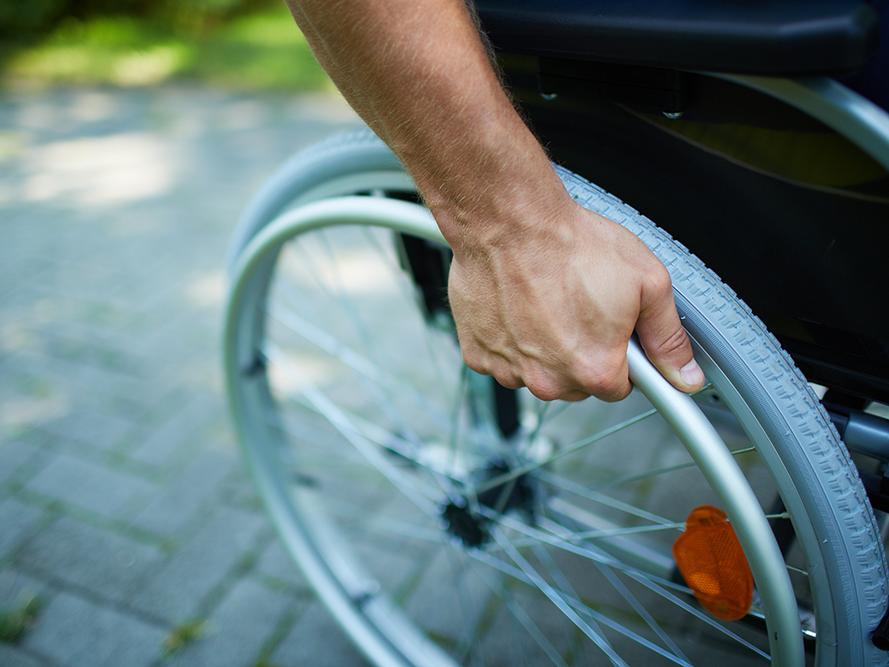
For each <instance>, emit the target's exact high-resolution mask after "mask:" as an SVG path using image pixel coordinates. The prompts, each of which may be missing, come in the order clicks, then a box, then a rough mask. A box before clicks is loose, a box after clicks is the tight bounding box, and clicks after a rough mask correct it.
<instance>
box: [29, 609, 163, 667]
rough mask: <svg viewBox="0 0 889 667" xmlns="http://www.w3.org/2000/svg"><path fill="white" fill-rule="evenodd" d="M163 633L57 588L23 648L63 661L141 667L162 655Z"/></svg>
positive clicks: (79, 663) (60, 662)
mask: <svg viewBox="0 0 889 667" xmlns="http://www.w3.org/2000/svg"><path fill="white" fill-rule="evenodd" d="M165 636H166V632H165V631H164V630H163V629H161V628H158V627H155V626H152V625H148V624H147V623H145V622H143V621H141V620H139V619H136V618H134V617H132V616H127V615H124V614H122V613H120V612H119V611H117V610H115V609H111V608H109V607H102V606H99V605H97V604H94V603H92V602H89V601H87V600H84V599H82V598H79V597H76V596H74V595H72V594H70V593H66V592H62V593H59V594H58V595H57V596H56V597H55V598H53V600H52V601H51V602H50V603H49V604H48V605H47V606H46V608H45V609H43V610H42V611H41V613H40V617H39V621H38V623H37V624H36V625H35V626H34V628H33V629H32V630H31V631H30V632H29V633H28V634H27V635H26V636H25V639H24V641H23V647H24V648H26V649H33V650H34V651H37V652H39V653H42V654H45V655H47V656H49V657H50V658H52V659H53V660H55V661H57V662H58V663H59V664H61V665H72V666H74V665H76V666H77V667H81V666H82V665H90V667H103V666H106V665H107V667H120V666H121V665H126V666H127V667H141V666H142V665H146V666H147V665H150V664H152V663H153V662H154V661H155V660H156V659H157V658H158V657H159V655H160V651H161V646H162V644H163V641H164V638H165Z"/></svg>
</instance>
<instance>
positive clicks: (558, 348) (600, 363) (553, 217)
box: [449, 195, 704, 401]
mask: <svg viewBox="0 0 889 667" xmlns="http://www.w3.org/2000/svg"><path fill="white" fill-rule="evenodd" d="M520 213H521V216H522V220H521V221H515V222H514V224H513V225H511V227H512V228H513V229H515V230H521V231H520V232H518V231H516V233H512V234H509V235H508V236H504V237H503V238H498V239H496V240H493V241H489V242H487V243H486V242H483V241H478V242H474V243H467V242H466V241H464V243H463V245H464V247H468V248H471V249H469V250H467V251H466V252H462V253H460V252H458V253H457V255H456V256H455V258H454V262H453V264H452V266H451V274H450V284H449V295H450V301H451V308H452V310H453V313H454V318H455V320H456V323H457V332H458V336H459V339H460V346H461V349H462V350H463V357H464V359H465V361H466V363H467V365H469V366H470V367H471V368H472V369H474V370H476V371H478V372H480V373H485V374H489V375H493V376H494V377H495V378H496V379H497V381H498V382H499V383H500V384H502V385H504V386H506V387H510V388H517V387H521V386H527V387H528V389H530V390H531V392H532V393H533V394H534V395H535V396H537V397H538V398H541V399H543V400H553V399H562V400H581V399H583V398H586V397H587V396H590V395H593V396H596V397H598V398H601V399H604V400H611V401H617V400H620V399H622V398H624V397H625V396H626V395H627V394H628V393H629V392H630V389H631V385H630V381H629V378H628V369H627V341H628V340H629V337H630V335H631V334H632V333H633V330H634V329H635V330H636V331H637V332H638V334H639V339H640V342H641V344H642V347H643V348H644V349H645V351H646V353H647V355H648V357H649V359H651V361H652V362H653V363H654V364H655V365H656V366H657V367H658V369H659V370H660V371H661V373H662V374H663V375H664V376H665V377H666V378H667V379H669V380H670V382H671V383H673V384H674V385H675V386H676V387H677V388H679V389H682V390H683V391H694V390H696V389H699V388H700V387H701V386H702V384H703V382H704V375H703V373H702V372H701V370H700V368H699V367H698V365H697V363H695V362H694V359H693V357H692V349H691V345H690V343H689V340H688V336H687V335H686V333H685V330H684V329H683V328H682V324H681V323H680V321H679V316H678V315H677V313H676V307H675V305H674V302H673V290H672V288H671V283H670V276H669V274H668V273H667V270H666V269H665V268H664V266H663V265H662V264H661V263H660V262H659V261H658V260H657V258H655V256H654V255H653V254H652V253H651V252H650V251H649V250H648V248H647V247H645V245H644V244H643V243H642V242H641V241H639V239H637V238H636V237H635V236H634V235H633V234H631V233H630V232H628V231H626V230H625V229H623V228H622V227H621V226H619V225H617V224H615V223H613V222H611V221H609V220H606V219H605V218H602V217H601V216H598V215H596V214H595V213H592V212H590V211H587V210H585V209H583V208H581V207H580V206H578V205H577V204H575V203H574V201H573V200H571V199H570V197H568V196H567V195H566V196H565V197H564V199H563V205H562V207H561V208H559V209H556V210H553V207H552V206H551V205H548V206H547V210H545V211H538V212H534V211H529V210H523V211H521V212H520Z"/></svg>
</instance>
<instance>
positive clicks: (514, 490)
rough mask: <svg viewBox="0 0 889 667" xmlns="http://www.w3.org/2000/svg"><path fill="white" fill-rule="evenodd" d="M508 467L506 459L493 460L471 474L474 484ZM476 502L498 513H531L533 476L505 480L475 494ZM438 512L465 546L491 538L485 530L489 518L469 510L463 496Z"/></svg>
mask: <svg viewBox="0 0 889 667" xmlns="http://www.w3.org/2000/svg"><path fill="white" fill-rule="evenodd" d="M510 470H511V468H510V466H509V465H508V464H507V463H506V462H504V461H502V460H496V461H492V462H490V463H488V464H487V465H486V466H485V467H484V468H483V469H482V471H481V473H480V474H477V475H473V477H474V478H475V483H476V484H483V483H484V482H486V481H488V480H492V479H495V478H497V477H501V476H503V475H505V474H508V473H509V472H510ZM476 501H477V503H478V505H480V506H484V507H487V508H488V509H492V510H494V511H495V512H497V513H498V514H504V513H506V512H508V511H510V510H519V511H523V512H525V513H527V514H529V515H532V514H533V507H534V484H533V479H532V478H531V477H529V476H528V475H527V474H525V475H519V476H518V477H514V478H512V479H509V480H506V481H504V482H502V483H500V484H497V485H496V486H493V487H491V488H490V489H486V490H485V491H483V492H482V493H480V494H478V497H477V498H476ZM441 515H442V518H443V519H444V522H445V530H447V532H448V533H450V534H451V535H452V536H454V537H455V538H457V539H458V540H460V542H462V543H463V545H464V546H466V547H467V548H473V549H475V548H478V547H480V546H482V545H483V544H486V543H487V542H488V540H490V538H491V535H490V532H489V530H488V524H489V523H490V519H489V518H488V517H487V516H483V515H481V514H479V513H478V512H475V511H473V510H472V508H471V507H470V503H469V500H468V499H467V497H466V496H461V497H459V498H457V499H456V500H452V501H450V502H448V503H447V504H446V505H445V506H444V507H443V508H442V511H441Z"/></svg>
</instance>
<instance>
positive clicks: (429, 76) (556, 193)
mask: <svg viewBox="0 0 889 667" xmlns="http://www.w3.org/2000/svg"><path fill="white" fill-rule="evenodd" d="M288 2H289V4H290V7H291V11H292V12H293V15H294V17H295V18H296V20H297V23H299V25H300V27H301V28H302V30H303V32H304V33H305V34H306V37H307V39H308V40H309V42H310V44H311V45H312V47H313V49H314V50H315V52H316V54H317V56H318V58H319V60H320V61H321V63H322V65H324V67H325V68H326V69H327V71H328V72H329V73H330V75H331V77H332V78H333V79H334V82H335V83H336V84H337V86H338V87H339V88H340V90H341V91H342V92H343V94H344V95H345V96H346V98H347V99H348V101H349V103H350V104H351V105H352V106H353V107H354V108H355V110H356V111H357V112H358V113H359V114H360V115H361V116H362V118H363V119H364V120H365V121H366V122H367V123H368V124H369V125H370V126H371V127H372V128H373V129H374V131H376V132H377V134H379V135H380V137H381V138H382V139H383V140H384V141H386V143H388V144H389V146H390V147H392V149H393V150H394V151H395V152H396V154H397V155H398V156H399V157H400V158H401V160H402V161H403V162H404V164H405V166H407V168H408V169H409V170H410V172H411V174H412V175H413V177H414V179H415V180H416V182H417V185H418V187H419V188H420V191H421V193H422V194H423V196H424V198H425V200H426V203H427V204H428V205H429V206H430V208H431V209H432V211H433V213H434V214H435V216H436V220H437V221H438V223H439V226H440V227H441V228H442V232H443V233H444V234H445V236H446V237H448V240H449V241H450V242H451V243H452V244H453V245H455V246H456V248H457V249H459V248H460V247H461V246H463V245H464V244H466V243H469V242H471V243H472V244H473V245H479V244H483V243H485V242H487V241H490V242H492V243H495V242H496V240H497V237H498V236H500V235H502V234H503V233H514V232H515V231H517V230H516V229H515V227H514V226H519V225H522V224H526V218H524V217H522V216H519V215H517V213H518V212H519V211H521V210H523V209H526V208H527V209H533V210H535V211H539V210H546V208H547V207H551V208H555V207H556V205H557V204H560V203H561V199H562V198H563V197H564V191H563V189H562V188H561V185H560V184H559V181H558V179H557V178H556V176H555V174H554V173H553V172H552V170H551V169H550V167H549V163H548V159H547V157H546V155H545V153H544V151H543V149H542V148H541V147H540V145H539V144H538V142H537V141H536V139H535V138H534V136H533V135H532V134H531V132H530V131H529V130H528V128H527V127H526V126H525V125H524V123H523V122H522V120H521V118H520V117H519V115H518V114H517V113H516V112H515V110H514V109H513V107H512V105H511V103H510V101H509V99H508V97H507V95H506V94H505V92H504V91H503V89H502V87H501V85H500V82H499V79H498V77H497V75H496V73H495V71H494V69H493V67H492V66H491V63H490V61H489V58H488V54H487V52H486V50H485V47H484V45H483V43H482V41H481V39H480V37H479V35H478V32H477V29H476V27H475V24H474V21H473V20H472V16H471V14H470V12H469V11H468V10H467V8H466V6H465V4H464V2H463V0H388V1H386V2H381V1H380V0H349V1H348V2H343V1H341V2H330V1H329V0H328V1H324V0H300V1H299V2H296V0H288ZM481 212H484V215H480V213H481ZM501 213H502V215H501ZM529 217H531V218H534V217H535V216H533V215H532V216H529ZM480 218H484V219H480ZM492 220H498V221H499V222H498V223H493V222H491V221H492ZM531 222H532V221H531V220H527V224H530V223H531ZM507 225H508V226H509V229H508V230H507V229H504V227H506V226H507Z"/></svg>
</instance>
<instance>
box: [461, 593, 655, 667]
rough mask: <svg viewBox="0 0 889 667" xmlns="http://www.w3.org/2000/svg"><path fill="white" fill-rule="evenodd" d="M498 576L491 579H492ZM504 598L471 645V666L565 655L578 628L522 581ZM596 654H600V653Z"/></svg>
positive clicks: (530, 661) (538, 660) (543, 660)
mask: <svg viewBox="0 0 889 667" xmlns="http://www.w3.org/2000/svg"><path fill="white" fill-rule="evenodd" d="M497 579H498V578H497V577H493V578H492V580H493V581H496V580H497ZM504 597H506V598H508V600H509V603H510V606H507V604H501V605H500V606H499V608H498V609H497V611H496V615H495V617H494V621H493V623H492V624H491V627H490V628H488V629H487V631H486V632H485V633H484V635H483V636H482V637H481V638H480V641H478V642H477V643H476V645H474V646H473V648H472V652H471V658H472V659H471V661H470V663H471V664H472V665H478V666H479V667H482V666H483V665H492V666H493V665H521V664H527V665H549V664H552V662H551V660H550V658H549V657H548V653H547V651H550V652H552V653H553V654H555V655H557V656H559V657H560V658H565V657H567V654H568V652H569V650H570V649H571V648H572V647H573V645H574V644H575V643H576V640H577V631H576V630H575V628H574V625H573V624H572V623H571V621H570V620H568V618H567V617H565V616H564V615H562V614H561V613H559V612H556V611H555V610H554V609H553V607H552V606H551V604H550V603H549V601H548V600H546V598H544V597H543V596H542V595H538V594H536V593H535V592H533V591H530V589H527V588H524V587H523V584H520V585H519V586H515V587H512V588H510V589H508V592H507V593H505V594H504ZM526 624H527V627H533V628H536V629H537V631H538V632H539V634H540V635H542V636H543V637H545V640H543V641H542V642H538V641H537V640H536V639H535V638H534V636H533V635H532V634H531V633H530V632H529V631H528V630H527V629H526ZM543 645H545V648H544V647H543ZM598 657H602V656H601V654H600V655H599V656H597V658H598ZM605 662H607V660H606V661H605ZM581 664H595V663H589V662H582V663H581ZM630 664H636V663H632V662H631V663H630ZM638 664H645V663H644V662H642V663H638Z"/></svg>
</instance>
